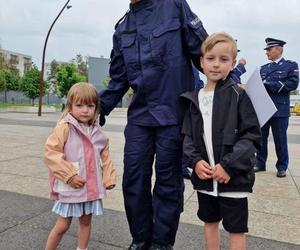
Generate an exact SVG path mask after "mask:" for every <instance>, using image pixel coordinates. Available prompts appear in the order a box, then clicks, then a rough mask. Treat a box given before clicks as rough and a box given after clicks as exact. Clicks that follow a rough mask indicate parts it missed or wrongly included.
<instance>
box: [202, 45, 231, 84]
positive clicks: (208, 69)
mask: <svg viewBox="0 0 300 250" xmlns="http://www.w3.org/2000/svg"><path fill="white" fill-rule="evenodd" d="M229 48H230V46H229V45H228V44H227V43H225V42H219V43H217V44H216V45H215V46H214V47H213V48H212V49H211V50H210V51H208V52H206V53H205V54H204V55H203V56H202V57H201V59H200V63H201V67H202V68H203V72H204V74H205V75H206V77H207V80H208V81H212V82H217V81H219V80H221V79H225V78H226V77H227V76H228V74H229V72H230V71H231V70H232V69H233V67H234V65H235V63H236V60H235V59H233V54H232V52H231V51H230V49H229Z"/></svg>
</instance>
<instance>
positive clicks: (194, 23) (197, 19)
mask: <svg viewBox="0 0 300 250" xmlns="http://www.w3.org/2000/svg"><path fill="white" fill-rule="evenodd" d="M199 22H201V20H200V19H199V17H196V18H195V19H194V20H192V21H191V24H192V25H194V26H195V25H196V24H197V23H199Z"/></svg>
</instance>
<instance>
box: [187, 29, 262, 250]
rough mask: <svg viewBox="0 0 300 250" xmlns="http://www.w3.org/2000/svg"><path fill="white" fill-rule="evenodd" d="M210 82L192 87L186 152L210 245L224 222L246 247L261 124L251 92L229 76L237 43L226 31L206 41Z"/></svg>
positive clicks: (232, 243)
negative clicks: (249, 205) (252, 101)
mask: <svg viewBox="0 0 300 250" xmlns="http://www.w3.org/2000/svg"><path fill="white" fill-rule="evenodd" d="M201 52H202V57H201V58H200V63H201V67H202V68H203V72H204V74H205V75H206V77H207V83H206V85H205V86H204V88H203V89H201V90H200V91H199V92H197V91H195V92H187V93H184V94H183V95H182V96H183V97H184V99H185V100H186V101H187V103H188V105H187V109H186V113H185V117H184V123H183V129H182V131H183V134H184V135H185V138H184V145H183V150H184V153H185V154H186V155H187V156H188V159H189V162H190V164H191V166H192V167H193V173H192V176H191V181H192V183H193V186H194V189H196V190H198V192H197V194H198V202H199V210H198V213H197V214H198V217H199V218H200V220H202V221H204V223H205V226H204V231H205V241H206V249H209V250H211V249H220V239H219V237H220V236H219V222H220V221H221V220H223V221H222V223H223V227H224V228H225V230H226V231H228V232H229V248H230V249H231V250H233V249H239V250H242V249H246V237H245V233H246V232H248V227H247V223H248V202H247V196H248V194H249V193H250V192H252V186H253V184H254V171H253V167H254V163H255V152H256V151H257V150H258V149H259V147H260V137H261V133H260V126H259V123H258V120H257V116H256V114H255V111H254V108H253V106H252V103H251V101H250V99H249V97H248V96H247V94H246V92H245V91H244V90H243V89H242V88H241V87H239V86H238V85H237V84H235V82H233V80H231V79H230V76H229V73H230V71H231V70H232V69H233V67H234V66H235V63H236V55H237V47H236V42H235V41H234V39H233V38H232V37H231V36H229V35H228V34H226V33H215V34H212V35H210V36H209V37H208V38H207V39H206V40H205V42H204V43H203V44H202V46H201Z"/></svg>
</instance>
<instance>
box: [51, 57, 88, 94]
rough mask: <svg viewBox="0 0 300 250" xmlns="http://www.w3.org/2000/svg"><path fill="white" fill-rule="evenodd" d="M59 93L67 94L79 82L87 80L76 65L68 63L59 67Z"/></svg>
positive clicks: (57, 74) (57, 76)
mask: <svg viewBox="0 0 300 250" xmlns="http://www.w3.org/2000/svg"><path fill="white" fill-rule="evenodd" d="M56 80H57V85H56V86H57V93H58V95H59V96H60V97H63V96H66V95H67V94H68V91H69V89H70V88H71V87H72V85H73V84H75V83H77V82H82V81H86V77H85V76H83V75H80V74H79V73H78V72H77V68H76V65H74V64H72V63H68V64H65V65H61V66H59V67H58V69H57V73H56Z"/></svg>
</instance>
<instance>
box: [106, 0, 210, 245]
mask: <svg viewBox="0 0 300 250" xmlns="http://www.w3.org/2000/svg"><path fill="white" fill-rule="evenodd" d="M115 28H116V30H115V33H114V35H113V49H112V52H111V64H110V77H111V80H110V82H109V86H108V89H106V90H104V91H103V92H101V93H100V100H101V117H100V124H101V125H103V124H104V122H105V117H104V115H108V114H109V113H110V112H111V110H112V109H113V108H114V107H115V106H116V105H117V103H118V102H119V101H120V100H121V98H122V96H123V95H124V94H125V93H126V92H127V90H128V89H129V87H131V88H132V89H133V92H134V94H133V98H132V102H131V104H130V106H129V108H128V114H127V118H128V119H127V125H126V128H125V131H124V134H125V148H124V174H123V183H122V187H123V195H124V203H125V210H126V216H127V220H128V224H129V228H130V233H131V235H132V238H133V241H132V243H131V245H130V247H129V249H130V250H133V249H151V250H154V249H173V244H174V242H175V237H176V232H177V228H178V223H179V217H180V213H181V212H182V211H183V177H182V170H181V155H182V140H183V138H182V135H181V126H182V119H183V106H182V104H181V103H180V98H179V96H180V95H181V94H182V93H183V92H186V91H190V90H192V89H193V88H194V76H193V70H192V65H191V60H192V61H193V63H194V65H195V66H197V67H199V64H200V63H199V58H200V47H201V44H202V42H203V41H204V40H205V38H206V37H207V32H206V30H205V29H204V27H203V25H202V22H201V21H200V19H199V18H198V17H197V16H196V15H195V14H194V13H193V12H192V11H191V9H190V7H189V6H188V4H187V2H186V0H164V1H162V0H131V4H130V9H129V11H128V12H127V13H126V15H125V16H124V17H123V18H122V19H121V20H120V21H119V22H118V23H117V25H116V27H115ZM154 159H155V163H154ZM153 163H154V166H155V167H154V168H155V174H156V179H155V183H154V186H153V190H152V186H151V176H152V172H153V170H152V165H153Z"/></svg>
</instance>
